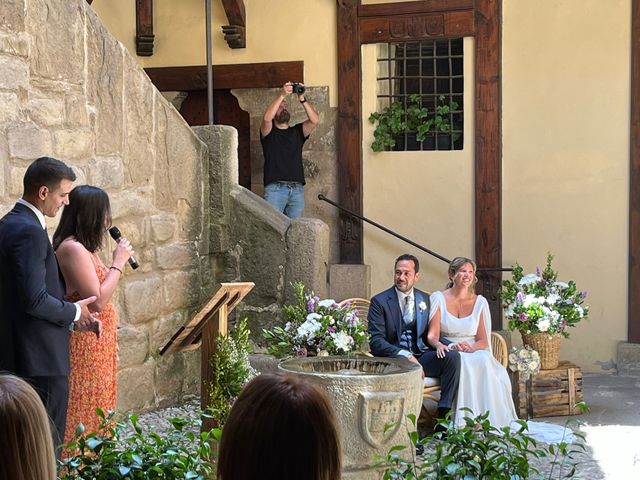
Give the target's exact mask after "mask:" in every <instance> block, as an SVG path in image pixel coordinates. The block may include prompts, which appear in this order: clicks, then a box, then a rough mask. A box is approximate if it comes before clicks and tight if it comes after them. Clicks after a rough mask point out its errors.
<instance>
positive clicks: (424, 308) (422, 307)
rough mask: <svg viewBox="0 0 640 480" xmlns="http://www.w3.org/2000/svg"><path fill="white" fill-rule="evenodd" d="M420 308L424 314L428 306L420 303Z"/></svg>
mask: <svg viewBox="0 0 640 480" xmlns="http://www.w3.org/2000/svg"><path fill="white" fill-rule="evenodd" d="M418 308H419V309H420V311H421V312H424V311H425V310H426V309H427V304H426V303H425V302H420V303H419V304H418Z"/></svg>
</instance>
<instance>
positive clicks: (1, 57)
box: [0, 0, 213, 409]
mask: <svg viewBox="0 0 640 480" xmlns="http://www.w3.org/2000/svg"><path fill="white" fill-rule="evenodd" d="M42 155H52V156H54V157H56V158H59V159H61V160H64V161H65V162H67V163H68V164H70V165H71V166H72V167H73V168H74V170H75V171H76V173H77V175H78V182H77V183H78V184H82V183H89V184H92V185H96V186H99V187H102V188H104V189H105V190H106V191H107V192H108V193H109V196H110V198H111V203H112V210H113V217H114V224H116V225H118V227H119V228H120V230H122V232H123V233H124V235H126V236H127V237H128V238H130V239H131V240H132V242H133V244H134V246H135V249H136V256H137V258H138V260H139V262H140V265H141V266H140V268H139V269H138V270H136V271H135V272H134V271H132V270H130V269H127V271H126V272H125V276H124V278H123V279H122V280H121V281H120V285H119V289H118V294H117V296H116V298H115V303H116V307H117V310H118V315H119V320H120V328H119V339H120V365H119V366H120V368H119V373H118V386H119V397H118V406H119V408H124V409H130V408H135V409H141V408H146V407H152V406H155V405H161V404H169V403H174V402H176V401H177V400H178V399H179V398H180V397H181V396H182V395H183V394H184V393H185V392H194V391H196V390H197V387H198V378H199V363H198V362H199V360H198V352H194V353H190V354H188V355H183V354H177V355H173V356H171V357H170V358H166V359H165V358H159V356H158V353H157V352H158V348H159V347H161V346H162V345H163V344H164V343H165V342H166V341H167V340H168V339H169V338H170V336H171V334H172V332H173V330H174V329H175V328H177V326H179V325H180V324H182V323H183V322H184V321H185V319H186V318H188V317H189V315H191V314H192V313H193V312H194V311H195V310H196V309H197V307H198V305H200V304H201V303H202V301H203V300H204V299H205V298H207V297H208V295H209V294H210V292H211V290H212V289H213V284H212V280H213V275H212V273H211V268H210V262H209V256H208V249H209V227H208V205H209V185H208V182H207V180H206V179H207V178H208V161H207V159H208V155H207V148H206V147H205V146H204V145H203V144H202V143H201V142H200V141H199V140H198V138H197V137H196V136H195V135H194V134H193V132H192V131H191V129H190V128H189V127H188V125H187V124H186V123H185V122H184V121H183V119H182V117H181V116H180V115H179V114H178V112H177V111H176V110H175V109H174V108H173V107H172V106H171V105H170V104H169V103H168V102H167V101H166V100H165V99H164V98H163V97H162V96H161V95H160V94H159V93H158V92H157V91H156V89H155V88H154V87H153V85H152V84H151V82H150V81H149V80H148V78H147V76H146V75H145V73H144V72H143V70H142V69H141V68H140V67H139V66H138V64H137V62H136V60H135V59H134V58H132V57H131V56H130V55H129V54H128V53H127V51H126V49H125V48H124V47H123V46H122V45H121V44H120V43H119V42H117V41H116V40H114V39H113V37H112V36H111V35H110V34H109V33H108V32H107V31H106V30H105V29H104V27H103V26H102V24H101V22H100V20H99V19H98V18H97V17H96V15H95V14H94V13H93V11H92V9H91V8H90V7H88V6H87V4H86V2H85V1H84V0H29V1H26V0H3V2H2V8H1V9H0V214H2V215H4V213H6V212H7V211H8V210H9V209H10V208H11V207H12V206H13V204H14V202H15V201H16V199H17V198H19V196H20V195H21V193H22V177H23V175H24V171H25V169H26V167H27V166H28V165H29V163H30V162H31V161H32V160H33V159H35V158H37V157H39V156H42ZM55 223H56V222H55V221H51V219H50V220H49V232H50V233H53V230H54V229H55ZM112 248H113V245H111V246H110V247H109V251H107V252H104V255H105V259H108V258H110V255H111V252H110V250H111V249H112Z"/></svg>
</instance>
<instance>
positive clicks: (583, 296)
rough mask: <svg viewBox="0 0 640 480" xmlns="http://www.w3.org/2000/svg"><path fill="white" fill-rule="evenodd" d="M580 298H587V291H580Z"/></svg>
mask: <svg viewBox="0 0 640 480" xmlns="http://www.w3.org/2000/svg"><path fill="white" fill-rule="evenodd" d="M580 298H581V299H582V300H584V299H585V298H587V291H586V290H585V291H584V292H580Z"/></svg>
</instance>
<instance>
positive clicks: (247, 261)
mask: <svg viewBox="0 0 640 480" xmlns="http://www.w3.org/2000/svg"><path fill="white" fill-rule="evenodd" d="M231 195H232V196H233V199H234V203H233V210H232V216H231V218H232V224H231V244H232V245H233V246H232V248H231V249H230V251H231V252H234V254H235V255H236V256H237V259H236V262H237V272H238V273H239V274H240V278H236V279H235V280H238V281H249V282H254V283H255V284H256V286H255V288H254V289H253V290H252V291H251V292H250V293H249V296H248V297H247V302H248V303H249V304H251V305H256V306H266V305H270V304H272V303H274V302H275V303H277V302H279V301H281V300H282V295H283V293H284V287H285V284H284V268H285V264H286V262H287V244H286V233H287V230H288V229H289V227H290V225H291V219H289V218H287V217H286V216H284V215H283V214H281V213H280V212H278V211H277V210H275V209H274V208H273V207H272V206H271V205H269V204H268V203H267V202H265V201H264V200H263V199H262V198H260V197H258V196H256V195H254V194H253V193H251V192H249V191H248V190H246V189H244V188H241V187H237V188H235V189H233V190H232V192H231ZM221 280H222V281H227V279H226V278H225V279H221Z"/></svg>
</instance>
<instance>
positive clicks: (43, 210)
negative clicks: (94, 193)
mask: <svg viewBox="0 0 640 480" xmlns="http://www.w3.org/2000/svg"><path fill="white" fill-rule="evenodd" d="M75 179H76V176H75V173H74V172H73V170H72V169H71V168H69V167H68V166H67V165H65V164H64V163H63V162H61V161H60V160H56V159H54V158H50V157H41V158H38V159H37V160H35V161H34V162H33V163H32V164H31V165H30V166H29V168H27V171H26V173H25V175H24V179H23V185H24V193H23V195H22V198H21V199H19V200H18V203H16V205H15V206H14V207H13V210H11V211H10V212H9V213H7V214H6V215H5V216H4V217H2V219H0V370H6V371H8V372H11V373H13V374H15V375H18V376H20V377H22V378H24V379H26V380H27V381H28V382H29V383H31V385H33V387H34V388H35V389H36V391H37V392H38V394H39V395H40V398H41V399H42V402H43V403H44V405H45V408H46V410H47V413H48V414H49V416H50V417H51V419H52V421H53V423H54V425H55V431H54V442H55V445H56V446H57V445H59V444H60V442H61V441H62V438H63V435H64V429H65V423H66V417H67V400H68V390H69V388H68V380H67V379H68V375H69V332H70V330H72V329H75V330H86V331H88V330H91V331H94V332H95V333H96V335H99V334H100V322H99V321H98V320H96V319H94V318H93V317H92V316H91V314H90V312H89V309H88V305H89V304H91V303H93V302H94V301H95V299H96V297H89V298H86V299H84V300H80V301H78V302H76V303H70V302H65V301H64V296H65V285H64V280H63V278H62V275H61V274H60V271H59V270H58V263H57V261H56V257H55V254H54V252H53V247H52V246H51V242H50V241H49V237H48V236H47V231H46V224H45V219H44V217H45V216H47V217H55V216H56V214H57V213H58V211H59V210H60V208H61V207H62V206H63V205H67V204H68V203H69V199H68V196H69V192H70V191H71V188H72V185H73V181H74V180H75Z"/></svg>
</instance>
